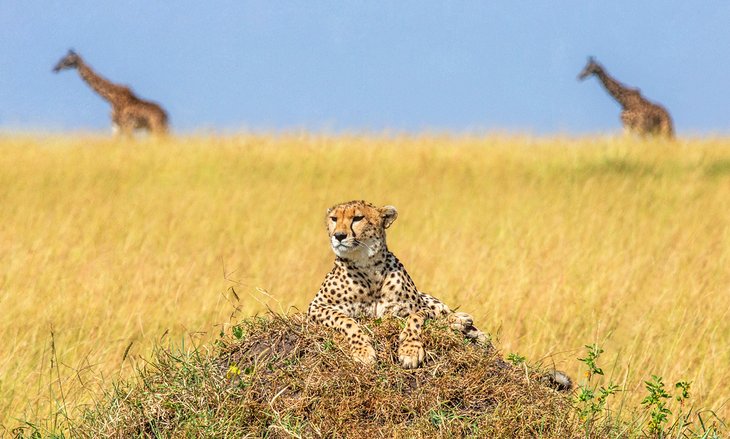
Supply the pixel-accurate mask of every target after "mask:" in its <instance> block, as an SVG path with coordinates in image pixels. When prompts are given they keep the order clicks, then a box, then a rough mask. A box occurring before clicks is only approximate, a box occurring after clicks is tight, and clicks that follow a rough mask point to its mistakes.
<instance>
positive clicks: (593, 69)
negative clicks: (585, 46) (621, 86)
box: [578, 56, 603, 81]
mask: <svg viewBox="0 0 730 439" xmlns="http://www.w3.org/2000/svg"><path fill="white" fill-rule="evenodd" d="M601 70H603V67H601V65H600V64H598V62H596V60H595V59H594V58H593V57H592V56H589V57H588V63H587V64H586V66H585V67H584V68H583V70H582V71H581V72H580V74H579V75H578V80H580V81H582V80H584V79H586V78H587V77H589V76H591V75H595V74H596V73H598V72H600V71H601Z"/></svg>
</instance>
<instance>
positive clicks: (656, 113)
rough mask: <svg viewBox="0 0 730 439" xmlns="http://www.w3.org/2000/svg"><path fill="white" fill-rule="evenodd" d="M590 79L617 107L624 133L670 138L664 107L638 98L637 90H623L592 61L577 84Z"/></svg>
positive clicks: (671, 130)
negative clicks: (593, 78)
mask: <svg viewBox="0 0 730 439" xmlns="http://www.w3.org/2000/svg"><path fill="white" fill-rule="evenodd" d="M591 75H596V76H597V77H598V79H600V80H601V83H603V86H604V87H605V88H606V91H607V92H608V94H610V95H611V96H613V98H614V99H616V101H617V102H618V103H619V104H620V105H621V108H622V111H621V122H622V123H623V126H624V128H625V129H626V130H627V131H629V132H634V133H637V134H639V135H642V136H644V135H659V136H664V137H667V138H670V139H671V138H673V137H674V126H673V124H672V118H671V116H669V112H668V111H667V110H666V109H665V108H664V107H662V106H661V105H659V104H655V103H653V102H650V101H649V100H647V99H646V98H644V97H643V96H641V91H640V90H639V89H638V88H630V87H627V86H625V85H624V84H621V83H620V82H618V81H617V80H615V79H614V78H612V77H611V76H610V75H609V74H608V73H606V70H605V69H604V68H603V66H602V65H600V64H598V63H597V62H596V60H595V59H593V57H589V58H588V64H586V66H585V68H584V69H583V71H582V72H580V74H579V75H578V80H580V81H583V80H584V79H586V78H588V77H589V76H591Z"/></svg>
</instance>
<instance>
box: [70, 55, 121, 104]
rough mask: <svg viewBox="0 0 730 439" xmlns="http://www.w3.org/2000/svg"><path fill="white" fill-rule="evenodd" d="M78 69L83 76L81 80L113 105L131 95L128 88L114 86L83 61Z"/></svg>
mask: <svg viewBox="0 0 730 439" xmlns="http://www.w3.org/2000/svg"><path fill="white" fill-rule="evenodd" d="M77 69H78V71H79V76H81V79H83V80H84V82H86V83H87V84H89V87H91V88H92V89H93V90H94V91H95V92H96V93H97V94H98V95H99V96H101V97H102V99H104V100H106V101H108V102H109V103H110V104H112V105H115V104H117V103H118V102H119V101H120V99H122V98H123V96H125V94H128V93H130V92H129V89H128V88H126V87H123V86H120V85H117V84H114V83H113V82H111V81H109V80H108V79H106V78H104V77H103V76H101V75H99V74H98V73H96V72H95V71H93V70H92V69H91V67H89V66H87V65H86V64H85V63H84V62H82V61H79V63H78V66H77Z"/></svg>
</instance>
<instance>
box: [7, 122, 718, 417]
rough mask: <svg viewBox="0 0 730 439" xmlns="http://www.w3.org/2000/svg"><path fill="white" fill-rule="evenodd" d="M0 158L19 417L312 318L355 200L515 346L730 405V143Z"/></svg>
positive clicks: (290, 144)
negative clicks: (381, 209)
mask: <svg viewBox="0 0 730 439" xmlns="http://www.w3.org/2000/svg"><path fill="white" fill-rule="evenodd" d="M0 151H1V152H2V154H0V206H2V209H0V263H2V267H3V268H2V270H0V310H1V312H2V315H3V318H2V319H1V320H0V337H1V339H2V340H3V342H2V343H1V344H0V414H1V416H0V423H2V424H5V425H6V426H12V425H13V424H14V423H16V422H17V421H16V419H26V420H33V419H41V418H48V417H49V416H51V417H53V416H55V417H59V416H66V415H68V416H73V413H74V412H75V410H76V409H77V408H78V407H79V406H80V404H83V403H84V402H88V401H90V400H91V399H93V397H94V395H97V394H98V393H97V392H98V390H99V388H104V387H107V386H109V385H110V384H111V381H112V380H113V379H114V378H117V377H119V376H124V375H125V374H128V373H129V372H130V371H131V369H132V366H133V364H134V363H135V362H138V361H140V359H143V358H145V357H146V356H147V355H148V354H149V349H150V346H151V345H152V344H153V343H154V342H155V341H158V340H160V337H163V334H164V339H163V340H170V341H172V342H177V341H179V340H181V339H182V338H183V336H184V335H185V334H191V333H192V334H199V333H200V332H208V333H217V332H218V328H217V326H216V325H220V324H223V323H226V322H229V321H230V315H231V312H232V311H233V310H234V308H235V307H239V311H238V315H240V316H246V315H251V314H253V313H257V312H261V311H263V310H264V309H265V307H266V306H269V307H271V308H273V309H275V310H287V309H289V307H296V308H298V309H300V310H303V309H305V308H306V306H307V304H308V301H309V300H310V299H311V297H313V294H314V293H315V292H316V291H317V289H318V287H319V282H320V281H321V279H322V277H323V276H324V274H325V273H326V272H327V271H328V270H329V268H330V264H331V259H332V255H331V252H330V250H329V249H328V245H327V241H326V237H325V231H324V220H323V217H324V211H325V208H326V207H328V206H330V205H332V204H335V203H336V202H339V201H344V200H348V199H355V198H357V199H360V198H362V199H367V200H369V201H372V202H374V203H378V204H386V203H387V204H393V205H395V206H397V207H398V209H399V212H400V216H399V219H398V220H397V221H396V223H395V224H394V226H393V227H392V228H391V229H390V234H389V246H390V247H391V249H392V250H393V251H394V252H395V253H396V254H397V255H398V256H399V258H400V259H401V260H402V261H403V262H404V264H405V265H406V267H407V268H408V270H409V272H410V274H411V275H412V277H413V278H414V280H415V281H416V283H417V285H419V287H420V288H421V289H423V290H424V291H428V292H430V293H432V294H434V295H436V296H438V297H439V298H441V299H443V300H445V301H446V302H447V303H448V304H450V305H452V306H460V307H461V309H462V310H464V311H468V312H470V313H472V314H473V315H474V317H475V320H476V322H477V323H478V324H479V326H480V328H482V329H483V330H485V331H487V332H490V333H492V334H494V335H496V336H497V337H498V340H499V343H498V346H499V347H500V348H501V349H502V351H503V352H504V353H505V354H506V353H509V352H519V353H520V354H523V355H526V356H527V357H528V358H529V359H531V360H540V359H542V360H543V362H545V363H551V362H554V363H555V364H556V366H557V367H559V368H561V369H564V370H566V371H567V372H568V373H569V374H572V375H574V376H577V375H578V373H579V372H578V370H579V366H580V365H579V363H578V362H577V361H576V360H575V358H576V357H578V356H580V355H581V354H582V353H583V348H582V346H583V345H584V344H587V343H592V342H597V343H599V344H600V345H601V346H602V347H603V348H604V349H605V350H606V354H604V357H603V362H604V364H605V365H607V367H605V370H606V372H607V375H608V376H607V379H613V380H614V381H618V382H619V383H621V384H623V385H624V386H625V388H626V393H625V397H624V398H625V401H626V402H627V403H630V404H633V405H638V402H639V400H640V399H641V397H643V381H644V380H646V379H648V378H649V375H650V374H658V375H662V376H663V377H665V380H666V381H668V382H674V381H678V380H680V379H686V380H691V381H692V382H693V384H692V391H691V392H692V394H693V398H694V401H695V402H696V404H698V405H701V406H702V407H707V408H710V409H713V410H715V411H716V412H717V413H718V414H719V415H720V416H722V417H724V418H726V419H727V418H728V415H730V406H729V404H728V398H729V396H730V367H728V365H730V349H729V348H728V347H729V346H730V315H729V314H730V311H729V310H730V306H728V303H730V140H727V139H715V140H711V139H704V140H701V139H696V140H680V141H677V142H675V143H665V142H661V141H657V142H651V141H640V140H637V139H625V138H581V139H561V138H551V139H536V138H529V137H524V138H521V137H497V136H488V137H449V136H442V135H423V136H416V137H398V136H393V137H387V136H332V137H319V136H311V135H301V136H299V135H282V136H228V137H215V136H200V137H185V138H173V139H169V140H167V141H161V142H153V141H142V142H136V143H131V142H123V141H115V140H107V139H102V138H98V137H94V136H87V135H76V136H65V137H42V138H38V137H31V136H5V137H2V138H0ZM231 287H233V289H234V291H235V293H236V295H237V296H238V297H239V298H240V302H239V301H237V300H236V298H235V297H234V294H233V292H232V291H231V290H230V288H231ZM577 378H580V377H579V376H577Z"/></svg>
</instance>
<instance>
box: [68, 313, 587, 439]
mask: <svg viewBox="0 0 730 439" xmlns="http://www.w3.org/2000/svg"><path fill="white" fill-rule="evenodd" d="M364 325H365V327H366V328H367V329H366V330H367V331H368V332H370V333H371V335H372V338H373V342H374V346H375V349H376V352H377V356H378V362H377V364H376V365H375V366H372V367H367V366H362V365H359V364H356V363H354V362H353V361H352V360H351V359H350V357H349V356H348V354H347V352H346V350H344V349H343V348H342V347H344V346H345V344H344V341H343V340H342V339H341V338H340V336H339V335H338V334H336V333H335V332H334V331H332V330H329V329H326V328H323V327H321V326H317V325H313V324H311V323H308V322H307V321H306V319H305V317H304V316H302V315H294V316H281V315H273V314H272V315H268V316H265V317H257V318H253V319H249V320H246V321H244V322H242V323H241V324H240V325H238V326H235V327H233V328H232V331H231V334H228V335H226V336H224V337H222V338H221V339H220V340H218V341H217V343H216V346H215V347H214V348H212V349H210V350H209V351H207V352H202V350H201V349H196V350H193V351H192V352H173V351H170V350H165V349H160V350H159V351H158V352H157V353H156V358H155V361H153V362H151V363H150V364H149V365H148V366H147V367H145V368H144V369H143V370H140V374H139V379H138V380H137V382H134V383H128V384H125V385H120V386H118V387H117V388H116V389H115V391H114V393H113V394H112V395H109V398H108V399H107V400H106V401H105V402H104V403H103V404H102V405H98V406H97V408H96V409H95V410H93V411H89V412H88V413H87V415H86V416H85V420H84V422H83V423H82V424H80V425H78V426H77V428H76V429H75V430H76V432H75V433H77V434H78V435H81V436H99V435H111V436H122V437H128V436H129V437H131V436H134V437H137V436H140V435H141V436H163V437H169V436H190V435H192V436H206V437H208V436H209V437H240V436H244V435H253V436H265V437H354V438H358V437H368V438H370V437H409V438H410V437H536V436H539V437H556V438H557V437H560V438H569V437H579V436H580V434H579V431H578V429H577V428H576V425H575V423H574V422H573V421H572V418H573V417H572V416H571V407H570V401H569V398H568V397H567V396H566V395H565V394H562V393H559V392H556V391H555V390H553V389H551V388H549V387H548V386H546V385H544V384H543V382H542V380H541V379H540V374H538V373H534V372H527V370H526V369H524V368H520V367H513V366H511V365H509V364H507V363H505V362H504V361H503V360H502V359H501V358H500V356H499V354H498V352H496V350H495V349H493V348H491V347H489V346H484V345H478V344H475V343H472V342H470V341H468V340H465V339H464V338H463V336H462V335H461V334H459V333H456V332H454V331H453V330H451V329H449V328H448V326H447V324H446V323H445V322H442V321H431V322H427V324H426V325H425V326H424V331H423V340H424V343H425V346H426V350H427V359H426V364H425V365H424V367H422V368H420V369H415V370H404V369H402V368H401V367H400V366H399V365H398V362H397V354H396V351H397V342H398V334H399V332H400V330H401V327H402V321H401V320H398V319H386V320H380V319H378V320H370V321H365V322H364ZM91 432H93V434H92V433H91Z"/></svg>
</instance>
